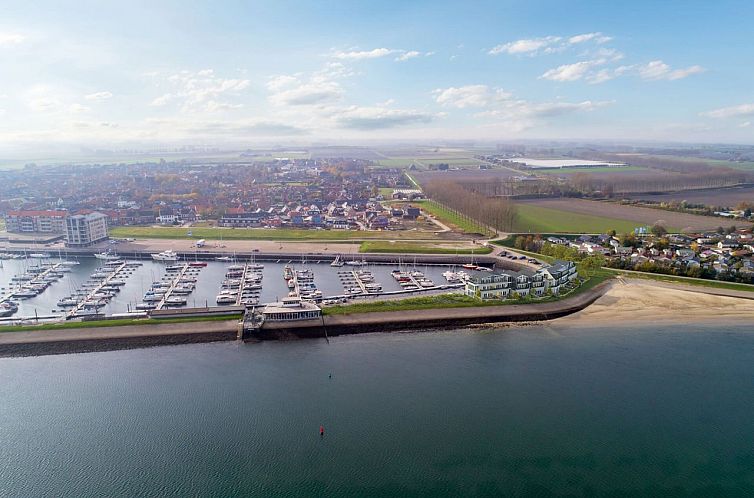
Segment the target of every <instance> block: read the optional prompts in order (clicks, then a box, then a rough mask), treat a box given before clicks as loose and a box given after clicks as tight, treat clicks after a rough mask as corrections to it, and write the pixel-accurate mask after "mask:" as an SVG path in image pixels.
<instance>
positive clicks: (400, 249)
mask: <svg viewBox="0 0 754 498" xmlns="http://www.w3.org/2000/svg"><path fill="white" fill-rule="evenodd" d="M359 252H377V253H412V254H489V253H491V252H492V248H491V247H478V248H475V249H470V248H463V249H454V248H452V247H442V246H437V245H427V244H423V243H421V242H390V241H387V240H379V241H369V242H362V243H361V246H360V247H359Z"/></svg>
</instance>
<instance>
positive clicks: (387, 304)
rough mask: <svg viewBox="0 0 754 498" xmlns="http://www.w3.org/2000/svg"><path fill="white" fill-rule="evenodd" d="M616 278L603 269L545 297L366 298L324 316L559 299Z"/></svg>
mask: <svg viewBox="0 0 754 498" xmlns="http://www.w3.org/2000/svg"><path fill="white" fill-rule="evenodd" d="M613 277H615V275H614V274H612V273H611V272H608V271H604V270H596V271H595V272H593V273H592V274H591V275H590V276H589V277H588V278H587V279H586V281H584V282H583V283H582V284H581V285H580V286H578V287H576V288H575V289H572V290H571V291H569V292H566V293H563V294H560V295H558V296H547V297H543V298H537V299H533V298H523V299H505V300H490V301H483V300H481V299H478V298H475V297H470V296H465V295H463V294H440V295H435V296H424V297H409V298H406V299H394V300H387V301H366V302H361V303H354V304H343V305H336V306H327V307H324V308H322V313H323V314H324V315H347V314H351V313H374V312H378V311H409V310H426V309H437V308H475V307H484V306H501V305H511V304H538V303H550V302H553V301H560V300H562V299H565V298H568V297H573V296H576V295H578V294H581V293H582V292H586V291H588V290H590V289H593V288H594V287H596V286H597V285H599V284H601V283H602V282H605V281H606V280H610V279H611V278H613Z"/></svg>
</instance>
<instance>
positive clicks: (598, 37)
mask: <svg viewBox="0 0 754 498" xmlns="http://www.w3.org/2000/svg"><path fill="white" fill-rule="evenodd" d="M610 40H612V38H611V37H609V36H605V35H603V34H602V33H600V32H599V31H597V32H595V33H584V34H581V35H575V36H572V37H570V38H568V43H570V44H571V45H576V44H578V43H584V42H588V41H594V42H595V43H600V44H601V43H607V42H609V41H610Z"/></svg>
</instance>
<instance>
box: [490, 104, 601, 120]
mask: <svg viewBox="0 0 754 498" xmlns="http://www.w3.org/2000/svg"><path fill="white" fill-rule="evenodd" d="M612 103H613V102H611V101H601V102H593V101H591V100H585V101H583V102H528V101H526V100H515V101H510V102H507V103H506V104H505V105H504V106H502V107H500V108H497V109H491V110H489V111H485V112H481V113H478V114H477V116H479V117H496V118H504V119H513V120H515V119H520V120H534V119H541V118H552V117H557V116H563V115H567V114H573V113H577V112H592V111H594V110H596V109H599V108H602V107H606V106H608V105H611V104H612Z"/></svg>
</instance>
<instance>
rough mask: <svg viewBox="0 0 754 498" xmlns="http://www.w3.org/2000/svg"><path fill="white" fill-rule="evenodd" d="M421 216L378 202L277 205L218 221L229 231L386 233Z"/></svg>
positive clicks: (231, 214)
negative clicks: (284, 229)
mask: <svg viewBox="0 0 754 498" xmlns="http://www.w3.org/2000/svg"><path fill="white" fill-rule="evenodd" d="M419 216H421V210H420V208H418V207H416V206H411V205H408V206H403V207H401V208H390V207H387V206H385V205H383V204H382V203H381V202H379V201H368V202H366V203H364V204H362V205H359V204H350V203H348V202H343V203H329V204H327V205H324V206H322V207H320V206H318V205H316V204H311V205H294V206H289V205H277V206H273V207H270V208H269V209H265V210H263V209H255V210H253V211H249V210H247V209H245V208H243V207H238V208H230V209H228V210H227V211H226V212H225V214H223V216H222V217H221V218H220V219H219V220H218V225H219V226H222V227H230V228H252V227H284V226H288V227H293V228H327V229H335V230H338V229H340V230H347V229H357V230H358V229H361V228H366V229H370V230H384V229H388V228H391V227H393V228H396V229H399V228H401V220H415V219H416V218H418V217H419Z"/></svg>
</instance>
